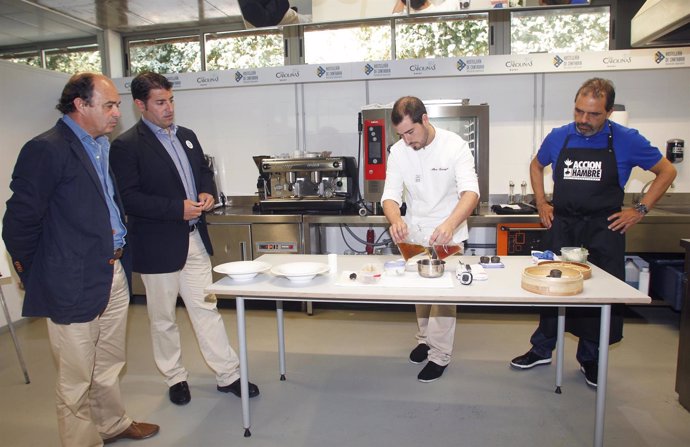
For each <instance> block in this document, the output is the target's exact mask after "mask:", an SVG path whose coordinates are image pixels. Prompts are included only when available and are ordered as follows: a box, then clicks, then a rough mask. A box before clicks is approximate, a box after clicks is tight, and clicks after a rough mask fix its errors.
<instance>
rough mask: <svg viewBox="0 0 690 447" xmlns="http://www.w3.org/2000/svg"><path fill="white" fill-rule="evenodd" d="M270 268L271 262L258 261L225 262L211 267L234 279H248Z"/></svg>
mask: <svg viewBox="0 0 690 447" xmlns="http://www.w3.org/2000/svg"><path fill="white" fill-rule="evenodd" d="M270 268H271V264H269V263H267V262H260V261H236V262H226V263H225V264H220V265H217V266H215V267H214V268H213V271H214V272H216V273H222V274H224V275H228V276H229V277H230V278H232V279H234V280H235V281H249V280H250V279H252V278H254V277H255V276H256V275H258V274H259V273H261V272H265V271H266V270H268V269H270Z"/></svg>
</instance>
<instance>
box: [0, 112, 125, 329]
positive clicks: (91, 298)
mask: <svg viewBox="0 0 690 447" xmlns="http://www.w3.org/2000/svg"><path fill="white" fill-rule="evenodd" d="M111 177H112V173H111ZM113 182H115V180H114V179H113ZM114 186H115V189H116V190H117V184H116V183H114ZM10 188H11V189H12V193H13V194H12V197H10V199H9V200H8V201H7V211H6V212H5V217H4V219H3V231H2V237H3V239H4V240H5V245H6V246H7V250H8V252H9V253H10V255H11V256H12V263H13V264H14V268H15V270H16V271H17V273H18V275H19V278H20V279H21V280H22V282H23V284H24V288H25V291H26V293H25V296H24V307H23V312H22V315H24V316H26V317H49V318H50V319H51V320H53V321H54V322H55V323H58V324H69V323H83V322H87V321H91V320H93V319H94V318H96V317H97V316H98V315H99V314H100V313H101V312H102V311H103V310H104V309H105V307H106V306H107V304H108V300H109V299H110V289H111V286H112V283H113V264H114V262H115V261H114V260H113V259H112V258H113V249H114V247H113V229H112V226H111V225H110V213H109V211H108V205H107V203H106V200H105V195H104V191H103V187H102V185H101V182H100V180H99V178H98V174H97V173H96V170H95V169H94V167H93V163H92V162H91V159H90V158H89V155H88V154H87V152H86V149H85V148H84V146H83V145H82V143H81V142H80V141H79V140H78V139H77V136H76V135H75V134H74V132H72V130H71V129H70V128H69V127H68V126H67V124H65V123H64V122H63V121H62V120H59V121H58V122H57V124H56V125H55V127H53V128H52V129H50V130H48V131H47V132H45V133H43V134H41V135H39V136H37V137H35V138H33V139H32V140H31V141H29V142H28V143H26V144H25V145H24V147H23V148H22V150H21V152H20V153H19V157H18V158H17V163H16V165H15V167H14V172H13V173H12V182H11V183H10ZM115 201H116V203H117V204H118V206H119V207H120V214H121V216H122V217H123V220H124V215H125V214H124V209H123V207H122V202H121V200H120V197H119V195H117V194H116V196H115ZM129 260H130V256H129V250H128V247H127V246H125V253H124V256H123V258H122V260H121V262H122V264H123V266H124V267H125V271H126V272H127V273H128V276H129V273H130V272H131V268H130V263H129Z"/></svg>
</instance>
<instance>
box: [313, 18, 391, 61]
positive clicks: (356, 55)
mask: <svg viewBox="0 0 690 447" xmlns="http://www.w3.org/2000/svg"><path fill="white" fill-rule="evenodd" d="M390 58H391V27H390V22H388V21H386V22H366V23H363V24H359V25H352V24H348V25H341V26H334V25H330V26H328V27H325V26H305V28H304V60H305V62H306V63H307V64H324V63H333V62H357V61H381V60H388V59H390Z"/></svg>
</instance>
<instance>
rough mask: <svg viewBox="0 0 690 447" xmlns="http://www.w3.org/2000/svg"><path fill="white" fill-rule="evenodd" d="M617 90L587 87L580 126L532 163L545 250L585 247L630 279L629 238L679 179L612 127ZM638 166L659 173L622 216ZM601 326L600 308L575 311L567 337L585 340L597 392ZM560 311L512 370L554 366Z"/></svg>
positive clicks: (619, 319) (639, 141)
mask: <svg viewBox="0 0 690 447" xmlns="http://www.w3.org/2000/svg"><path fill="white" fill-rule="evenodd" d="M614 99H615V91H614V88H613V84H612V83H611V82H610V81H607V80H605V79H599V78H594V79H590V80H588V81H586V82H585V83H584V84H583V85H582V87H580V89H579V90H578V92H577V95H576V96H575V111H574V117H575V121H574V122H573V123H571V124H569V125H566V126H563V127H561V128H559V129H554V130H553V131H552V132H551V133H550V134H549V135H548V136H547V137H546V139H545V140H544V143H543V144H542V146H541V148H540V149H539V153H538V154H537V156H536V157H535V158H534V159H533V160H532V163H531V164H530V178H531V181H532V189H533V190H534V197H535V200H536V204H537V207H538V209H539V218H540V220H541V223H542V224H543V225H544V226H545V227H546V228H547V229H548V231H547V232H546V234H545V237H544V239H543V244H544V248H546V249H550V250H552V251H554V252H557V251H559V250H560V248H561V247H584V248H586V249H588V250H589V262H591V263H592V264H594V265H596V266H598V267H600V268H602V269H603V270H605V271H607V272H608V273H610V274H612V275H613V276H615V277H616V278H618V279H620V280H621V281H624V280H625V232H626V231H627V230H628V229H629V228H630V227H631V226H633V225H635V224H636V223H637V222H639V221H640V220H642V218H643V217H644V215H645V214H646V213H647V212H648V211H649V209H650V208H651V207H652V206H653V205H654V204H655V203H656V202H657V200H658V199H659V198H660V197H661V196H662V195H663V194H664V193H665V192H666V190H667V189H668V187H669V186H670V185H671V183H672V182H673V179H674V178H675V175H676V171H675V168H674V167H673V165H671V163H670V162H669V161H668V160H666V159H665V158H663V156H662V154H661V153H660V151H659V150H658V149H657V148H655V147H652V146H651V145H650V144H649V141H647V140H646V139H645V138H643V137H642V136H641V135H639V133H638V132H637V131H635V130H633V129H628V128H626V127H624V126H621V125H619V124H616V123H613V122H611V121H609V119H608V118H609V116H610V115H611V112H612V111H613V103H614ZM548 164H552V165H553V166H552V167H553V182H554V186H553V204H550V203H548V202H547V201H546V196H545V193H544V167H545V166H546V165H548ZM634 166H640V167H642V168H643V169H648V170H650V171H651V172H653V173H654V174H656V178H655V180H654V181H653V182H652V184H651V186H650V188H649V192H648V193H647V194H646V195H645V196H644V197H643V198H642V199H641V201H640V203H638V204H636V205H635V206H634V207H633V208H626V209H621V206H622V204H623V197H624V190H623V185H624V184H625V182H627V180H628V178H629V176H630V172H631V170H632V168H633V167H634ZM623 310H624V308H623V305H617V306H613V307H612V312H611V332H610V337H609V343H616V342H618V341H620V340H621V339H622V338H623ZM599 319H600V312H599V309H596V308H571V309H568V310H567V312H566V330H567V331H568V332H571V333H572V334H573V335H575V336H577V337H579V342H578V347H577V355H576V357H577V360H578V362H579V363H580V370H581V371H582V372H583V373H584V375H585V380H586V382H587V384H588V385H590V386H593V387H596V386H597V370H598V359H599ZM556 330H557V316H556V309H555V308H548V309H544V310H543V311H542V312H541V316H540V320H539V327H538V328H537V330H536V331H535V332H534V334H533V335H532V337H531V339H530V342H531V343H532V349H530V350H529V351H528V352H527V353H526V354H524V355H521V356H519V357H516V358H514V359H513V360H512V361H511V362H510V364H511V366H512V367H514V368H518V369H529V368H532V367H534V366H537V365H544V364H548V363H551V351H553V349H554V348H555V346H556Z"/></svg>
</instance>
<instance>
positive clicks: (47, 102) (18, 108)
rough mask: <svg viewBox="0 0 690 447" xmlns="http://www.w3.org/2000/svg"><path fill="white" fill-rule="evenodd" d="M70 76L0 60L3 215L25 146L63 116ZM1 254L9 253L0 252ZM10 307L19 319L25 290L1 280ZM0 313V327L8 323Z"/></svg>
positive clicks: (0, 204) (0, 191)
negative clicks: (58, 106) (60, 102)
mask: <svg viewBox="0 0 690 447" xmlns="http://www.w3.org/2000/svg"><path fill="white" fill-rule="evenodd" d="M68 78H69V76H68V75H66V74H64V73H57V72H54V71H47V70H41V69H37V68H31V67H28V66H24V65H19V64H13V63H10V62H5V61H0V80H2V82H0V103H1V104H2V107H0V135H2V136H3V142H2V144H0V160H2V165H0V214H1V215H3V216H4V215H5V202H7V199H9V198H10V179H11V177H12V169H13V168H14V163H15V161H16V160H17V155H19V150H20V149H21V148H22V146H23V145H24V143H26V142H27V141H28V140H29V139H30V138H31V137H33V136H35V135H37V134H39V133H40V132H42V131H44V130H47V129H48V128H50V127H52V126H53V125H54V124H55V121H57V119H58V118H60V113H59V112H58V111H57V110H55V105H56V104H57V102H58V99H59V98H60V92H62V87H63V86H64V85H65V82H66V81H67V79H68ZM0 256H7V255H6V254H5V253H0ZM8 260H9V258H8ZM0 281H1V283H2V285H1V287H2V291H3V293H4V296H5V301H6V302H7V307H8V308H9V312H10V315H11V318H12V321H16V320H17V319H19V318H20V315H21V306H22V297H23V293H22V292H21V291H20V290H19V288H18V287H17V278H16V276H15V277H14V281H8V280H0ZM6 324H7V321H6V320H5V315H4V313H3V312H0V327H2V326H5V325H6Z"/></svg>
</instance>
